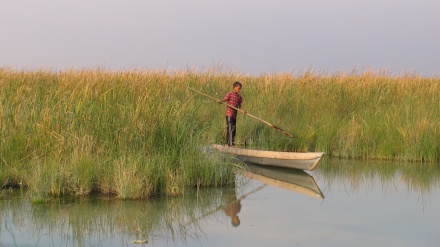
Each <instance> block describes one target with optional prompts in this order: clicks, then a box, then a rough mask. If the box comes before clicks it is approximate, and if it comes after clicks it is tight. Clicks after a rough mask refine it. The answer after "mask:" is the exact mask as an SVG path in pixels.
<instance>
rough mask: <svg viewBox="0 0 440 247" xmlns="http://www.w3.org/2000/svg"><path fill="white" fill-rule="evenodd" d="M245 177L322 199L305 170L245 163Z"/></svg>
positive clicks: (322, 196) (320, 193)
mask: <svg viewBox="0 0 440 247" xmlns="http://www.w3.org/2000/svg"><path fill="white" fill-rule="evenodd" d="M244 175H245V176H246V177H249V178H251V179H253V180H257V181H259V182H262V183H265V184H268V185H272V186H276V187H279V188H282V189H285V190H289V191H293V192H296V193H300V194H304V195H307V196H310V197H313V198H320V199H324V194H322V192H321V190H320V189H319V187H318V185H317V184H316V182H315V179H314V178H313V177H312V176H311V175H310V174H308V173H307V172H305V171H301V170H297V169H289V168H284V167H269V166H259V165H254V164H249V163H246V170H245V172H244Z"/></svg>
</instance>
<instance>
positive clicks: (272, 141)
mask: <svg viewBox="0 0 440 247" xmlns="http://www.w3.org/2000/svg"><path fill="white" fill-rule="evenodd" d="M234 81H241V82H242V83H243V85H244V87H243V90H242V95H243V97H244V100H245V102H244V105H243V107H244V109H246V110H247V111H248V112H249V113H251V114H253V115H255V116H259V117H261V118H263V119H265V120H267V121H268V122H271V123H274V124H275V125H277V126H280V127H281V128H283V129H285V130H286V131H288V132H290V133H293V134H295V135H296V138H293V139H292V138H289V137H287V136H285V135H283V134H281V133H280V132H277V131H275V130H273V129H272V128H270V127H268V126H266V125H265V124H263V123H260V122H258V121H256V120H254V119H251V118H247V117H245V116H243V115H239V116H238V134H237V143H238V144H239V145H242V146H244V145H246V146H247V147H253V148H260V149H270V150H282V151H324V152H326V154H327V155H328V156H335V157H344V158H364V159H396V160H410V161H437V162H438V161H439V160H440V142H439V141H438V140H440V94H439V92H440V78H422V77H419V76H417V75H404V76H399V77H393V76H388V75H383V74H378V73H370V72H364V73H361V74H335V75H322V74H319V73H314V72H305V73H303V74H299V75H295V76H294V75H292V74H288V73H286V74H265V75H260V76H249V75H245V74H239V73H235V72H222V71H216V70H207V71H202V72H197V71H190V70H188V71H175V72H170V71H154V70H139V71H120V72H111V71H99V70H98V71H96V70H80V71H76V70H66V71H60V72H50V71H30V72H24V71H14V70H8V69H0V95H1V97H0V100H1V101H0V157H1V159H0V184H1V185H3V186H5V185H8V186H9V185H18V186H20V185H24V186H28V187H29V188H30V189H31V190H30V191H33V192H32V194H33V195H34V197H35V200H37V201H38V200H40V199H39V198H44V197H47V196H60V195H64V194H73V195H78V196H80V195H88V194H90V193H104V194H114V195H116V196H117V197H119V198H122V199H133V198H147V197H151V196H154V195H178V194H182V193H184V191H185V189H186V188H188V187H192V186H223V185H227V184H231V183H233V178H234V172H233V166H232V165H231V162H229V161H228V160H224V159H223V158H221V157H215V156H212V155H207V154H206V152H201V150H202V149H201V147H203V146H207V145H209V144H212V143H223V142H224V117H223V115H224V107H222V106H219V105H218V104H216V103H215V102H214V101H212V100H210V99H207V98H204V97H203V96H200V95H196V94H195V93H193V92H192V91H190V90H188V89H187V86H191V87H193V88H197V89H199V90H201V91H203V92H205V93H207V94H209V95H212V96H214V97H217V98H222V97H223V96H224V94H225V93H226V92H227V91H228V90H231V87H232V83H233V82H234ZM43 178H44V179H43Z"/></svg>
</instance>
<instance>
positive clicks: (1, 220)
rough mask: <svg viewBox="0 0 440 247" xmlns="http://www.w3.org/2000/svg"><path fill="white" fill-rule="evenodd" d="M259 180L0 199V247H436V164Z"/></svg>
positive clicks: (323, 169) (334, 165) (360, 166)
mask: <svg viewBox="0 0 440 247" xmlns="http://www.w3.org/2000/svg"><path fill="white" fill-rule="evenodd" d="M260 172H261V170H260ZM263 172H264V171H263ZM265 174H266V175H268V176H269V175H270V176H271V177H270V178H269V177H263V176H261V175H258V174H257V175H256V176H252V177H253V178H254V179H255V180H254V179H250V178H249V177H248V175H246V174H243V175H238V176H237V186H236V188H223V189H203V190H199V191H197V190H192V191H189V192H188V193H187V194H186V195H185V197H183V198H164V199H157V200H148V201H118V200H114V199H111V198H106V197H100V198H90V199H83V200H68V199H63V200H59V201H56V202H51V203H47V204H31V203H30V202H29V200H28V199H26V196H25V195H24V194H22V195H21V197H19V198H17V195H14V199H12V198H10V196H8V195H7V194H5V193H3V195H2V200H1V201H0V224H1V226H0V246H354V245H355V246H438V245H440V214H439V213H438V205H440V193H438V192H439V190H440V176H439V175H440V166H439V164H398V163H392V162H362V161H350V160H343V161H339V160H323V161H322V162H321V164H320V166H319V167H318V168H317V169H316V170H315V171H312V172H308V173H305V172H304V173H298V172H296V173H292V172H286V171H284V172H282V173H281V174H284V175H283V177H282V178H280V179H282V180H278V179H277V177H276V176H277V175H276V174H277V173H276V172H273V171H266V172H265ZM278 174H280V173H278ZM286 174H287V175H286ZM283 180H284V181H283ZM263 182H264V183H263ZM313 184H316V185H317V186H318V187H317V188H314V187H313ZM304 186H306V187H304ZM18 196H20V193H19V194H18ZM234 212H235V215H236V216H238V219H239V223H238V221H237V218H234V220H232V218H233V217H231V216H232V215H234ZM228 215H230V216H228ZM233 223H234V224H233ZM134 240H148V243H144V244H134V243H132V241H134Z"/></svg>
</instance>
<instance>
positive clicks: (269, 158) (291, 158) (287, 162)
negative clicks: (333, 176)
mask: <svg viewBox="0 0 440 247" xmlns="http://www.w3.org/2000/svg"><path fill="white" fill-rule="evenodd" d="M213 148H214V150H217V151H219V152H221V153H226V154H231V155H234V156H236V157H237V158H238V159H240V160H242V161H244V162H248V163H253V164H258V165H267V166H277V167H288V168H294V169H300V170H308V171H312V170H313V169H315V168H316V166H317V165H318V162H319V161H320V160H321V158H322V156H323V155H324V153H319V152H313V153H312V152H309V153H297V152H276V151H263V150H253V149H242V148H236V147H227V146H223V145H218V144H214V145H213Z"/></svg>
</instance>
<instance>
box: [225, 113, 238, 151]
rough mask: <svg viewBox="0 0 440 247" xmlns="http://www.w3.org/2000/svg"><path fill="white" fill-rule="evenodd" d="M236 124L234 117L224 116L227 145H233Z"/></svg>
mask: <svg viewBox="0 0 440 247" xmlns="http://www.w3.org/2000/svg"><path fill="white" fill-rule="evenodd" d="M236 124H237V119H236V118H233V117H228V116H226V144H228V146H234V145H235V142H234V140H235V133H236Z"/></svg>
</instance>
